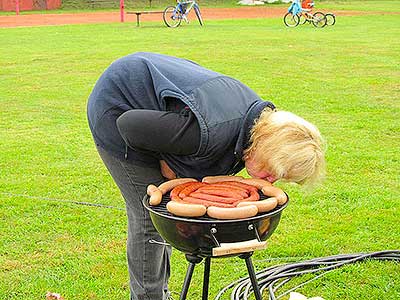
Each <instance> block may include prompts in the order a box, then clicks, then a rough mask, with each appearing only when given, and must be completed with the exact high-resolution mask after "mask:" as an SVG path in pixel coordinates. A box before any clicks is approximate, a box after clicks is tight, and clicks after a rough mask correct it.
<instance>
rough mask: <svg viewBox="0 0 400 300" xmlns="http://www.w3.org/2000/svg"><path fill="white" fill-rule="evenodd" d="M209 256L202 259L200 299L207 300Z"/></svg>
mask: <svg viewBox="0 0 400 300" xmlns="http://www.w3.org/2000/svg"><path fill="white" fill-rule="evenodd" d="M210 265H211V257H206V259H205V261H204V277H203V295H202V298H201V299H202V300H208V284H209V282H210Z"/></svg>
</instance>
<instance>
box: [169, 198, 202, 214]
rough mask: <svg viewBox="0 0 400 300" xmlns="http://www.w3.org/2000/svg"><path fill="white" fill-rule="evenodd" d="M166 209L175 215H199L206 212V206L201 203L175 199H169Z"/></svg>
mask: <svg viewBox="0 0 400 300" xmlns="http://www.w3.org/2000/svg"><path fill="white" fill-rule="evenodd" d="M167 210H168V211H169V212H170V213H171V214H174V215H176V216H181V217H201V216H204V215H205V214H206V211H207V208H206V207H205V206H204V205H201V204H187V203H182V202H177V201H169V202H168V203H167Z"/></svg>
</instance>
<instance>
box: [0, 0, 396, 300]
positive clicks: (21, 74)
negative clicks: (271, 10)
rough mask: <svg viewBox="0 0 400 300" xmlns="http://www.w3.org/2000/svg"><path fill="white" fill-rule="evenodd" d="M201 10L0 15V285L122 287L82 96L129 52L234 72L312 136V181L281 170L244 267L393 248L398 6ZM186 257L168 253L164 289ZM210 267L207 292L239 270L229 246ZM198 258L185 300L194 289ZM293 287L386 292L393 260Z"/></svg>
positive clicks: (110, 294)
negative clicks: (138, 22)
mask: <svg viewBox="0 0 400 300" xmlns="http://www.w3.org/2000/svg"><path fill="white" fill-rule="evenodd" d="M385 2H386V1H385ZM383 8H384V4H383V6H382V9H383ZM206 22H207V23H206V26H205V27H204V28H200V27H199V26H198V25H197V23H195V22H193V23H191V24H189V25H185V26H182V27H181V28H178V29H175V30H169V29H167V28H165V27H164V26H163V25H162V24H161V23H160V22H158V23H144V26H143V27H141V28H135V27H134V24H126V23H125V24H121V23H115V24H98V25H73V26H52V27H36V28H9V29H3V28H0V40H1V47H0V114H1V117H0V299H7V300H10V299H12V300H17V299H18V300H21V299H24V300H25V299H27V300H28V299H29V300H30V299H32V300H33V299H43V298H44V295H45V294H46V291H48V290H50V291H54V292H58V293H61V294H62V295H64V297H65V298H66V299H68V300H72V299H79V300H82V299H88V300H89V299H104V300H110V299H112V300H114V299H115V300H116V299H128V294H129V291H128V284H127V281H128V278H127V272H126V263H125V239H126V228H125V227H126V220H125V213H124V211H123V201H122V199H121V197H120V195H119V193H118V190H117V189H116V187H115V186H114V184H113V182H112V180H111V178H110V177H109V175H108V173H107V171H106V169H105V168H104V167H103V165H102V163H101V161H100V159H99V157H98V155H97V153H96V150H95V148H94V145H93V142H92V139H91V135H90V132H89V129H88V126H87V121H86V100H87V97H88V95H89V93H90V91H91V89H92V88H93V86H94V84H95V82H96V80H97V78H98V77H99V76H100V74H101V73H102V71H103V70H104V69H105V68H106V67H107V66H108V65H109V64H110V63H111V62H112V61H114V60H115V59H117V58H119V57H121V56H124V55H126V54H129V53H132V52H135V51H154V52H159V53H165V54H170V55H176V56H180V57H185V58H188V59H192V60H195V61H197V62H198V63H200V64H202V65H204V66H206V67H209V68H211V69H214V70H216V71H219V72H221V73H225V74H228V75H230V76H233V77H236V78H237V79H239V80H241V81H243V82H244V83H246V84H247V85H249V86H250V87H251V88H253V89H254V90H255V91H256V92H257V93H259V95H260V96H261V97H263V98H264V99H270V100H272V101H273V102H274V103H275V104H276V105H277V106H278V107H279V108H280V109H283V110H289V111H293V112H295V113H297V114H299V115H301V116H304V117H305V118H306V119H308V120H310V121H312V122H313V123H315V124H316V125H317V126H318V127H319V128H320V130H321V132H322V133H323V135H324V136H325V138H326V140H327V143H328V151H327V168H328V173H327V178H326V180H325V182H324V184H323V185H322V186H321V187H319V188H317V189H316V190H315V191H313V192H312V193H310V192H306V191H303V190H302V189H301V188H299V187H297V186H292V185H284V184H280V186H281V187H282V188H284V189H285V190H286V191H287V192H288V194H289V195H290V197H291V203H290V205H289V206H288V208H287V209H286V210H285V212H284V213H283V215H282V220H281V223H280V225H279V226H278V229H277V230H276V232H275V233H274V235H272V237H271V239H270V241H269V248H268V249H267V250H265V251H259V252H256V253H255V254H254V264H255V267H256V269H257V270H261V269H263V268H265V267H267V266H270V265H273V264H276V263H281V262H285V261H288V260H295V261H296V260H303V259H305V258H312V257H319V256H328V255H334V254H339V253H354V252H372V251H379V250H386V249H399V248H400V247H399V246H400V237H399V232H400V225H399V224H400V222H399V217H400V213H399V211H400V210H399V209H400V204H399V198H400V168H399V167H400V154H399V149H400V134H399V132H400V121H399V119H400V102H399V99H400V84H399V79H400V68H399V58H400V55H399V53H400V42H399V39H398V37H399V35H400V27H399V26H397V25H396V24H399V17H398V15H383V16H357V17H342V18H338V20H337V24H336V25H335V26H334V27H327V28H324V29H318V30H317V29H315V28H312V27H311V26H305V27H298V28H294V29H288V28H285V27H284V25H283V23H282V21H281V19H264V20H226V21H207V20H206ZM74 201H80V202H90V203H95V204H103V205H108V206H112V207H115V208H105V207H92V206H84V205H77V204H75V203H73V202H74ZM118 208H121V210H120V209H118ZM186 267H187V264H186V261H185V260H184V256H183V255H182V254H181V253H179V252H178V251H175V252H174V253H173V258H172V276H171V280H170V288H171V290H172V291H173V296H174V298H175V299H178V298H179V296H178V295H177V293H178V292H179V291H180V289H181V284H182V282H183V278H184V272H185V270H186ZM211 268H212V269H211V286H210V299H212V298H213V297H214V296H215V295H216V294H217V293H218V291H219V290H220V289H221V288H223V287H224V286H225V285H227V284H229V283H230V282H232V281H233V280H235V279H238V278H240V277H242V276H245V275H246V268H245V265H244V263H243V262H242V261H240V260H238V259H237V258H227V259H220V260H214V261H213V262H212V266H211ZM201 271H202V266H199V267H198V269H196V270H195V274H194V279H193V284H192V286H191V289H190V291H189V295H188V299H191V300H193V299H200V298H201V296H200V295H201V281H202V279H201V278H202V273H201ZM300 281H301V280H300ZM299 292H302V293H304V294H306V295H309V296H310V297H311V296H317V295H319V296H322V297H324V298H325V299H335V300H336V299H337V300H339V299H354V300H356V299H357V300H359V299H368V300H375V299H376V300H380V299H389V300H395V299H399V298H400V267H399V264H395V263H390V262H386V263H384V262H375V261H371V262H367V263H363V264H358V265H351V266H348V267H345V268H342V269H339V270H337V271H335V272H331V273H329V274H328V275H326V276H325V277H322V278H321V279H319V280H316V281H314V282H312V283H310V284H309V285H306V286H305V287H304V288H301V289H300V290H299ZM224 299H229V297H228V296H226V298H224Z"/></svg>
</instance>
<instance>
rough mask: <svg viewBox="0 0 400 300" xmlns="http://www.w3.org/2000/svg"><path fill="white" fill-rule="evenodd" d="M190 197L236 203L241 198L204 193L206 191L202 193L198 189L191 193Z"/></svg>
mask: <svg viewBox="0 0 400 300" xmlns="http://www.w3.org/2000/svg"><path fill="white" fill-rule="evenodd" d="M190 197H194V198H198V199H203V200H207V201H212V202H220V203H230V204H232V203H235V202H237V201H239V200H240V199H237V198H228V197H220V196H217V195H210V194H204V193H201V192H198V191H196V192H194V193H191V194H190Z"/></svg>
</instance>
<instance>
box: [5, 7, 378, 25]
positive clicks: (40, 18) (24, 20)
mask: <svg viewBox="0 0 400 300" xmlns="http://www.w3.org/2000/svg"><path fill="white" fill-rule="evenodd" d="M286 11H287V8H283V7H261V6H249V7H238V8H202V9H201V12H202V15H203V19H204V20H215V19H255V18H278V17H282V16H283V15H284V14H285V13H286ZM334 13H335V14H336V15H337V16H350V15H360V14H366V13H368V14H374V12H357V11H335V12H334ZM119 21H120V14H119V12H94V13H76V14H31V15H19V16H16V15H10V16H0V27H20V26H48V25H66V24H88V23H112V22H119ZM140 21H141V22H142V21H160V22H161V21H162V16H161V14H148V15H145V14H144V15H141V17H140ZM125 22H132V23H134V22H136V15H132V14H131V15H128V14H125Z"/></svg>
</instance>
